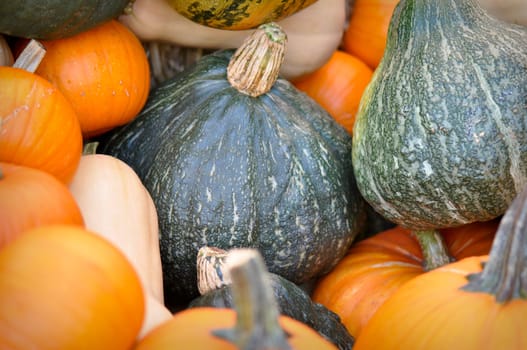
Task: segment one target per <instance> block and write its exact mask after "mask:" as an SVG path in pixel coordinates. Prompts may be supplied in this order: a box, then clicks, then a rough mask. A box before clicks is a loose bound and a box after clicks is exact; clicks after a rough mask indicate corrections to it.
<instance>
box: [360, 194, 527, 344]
mask: <svg viewBox="0 0 527 350" xmlns="http://www.w3.org/2000/svg"><path fill="white" fill-rule="evenodd" d="M526 228H527V187H526V188H524V189H523V191H522V192H521V193H519V194H518V195H517V196H516V198H515V199H514V201H513V202H512V203H511V205H510V206H509V208H508V209H507V211H506V213H505V215H504V216H503V218H502V219H501V221H500V224H499V227H498V231H497V233H496V235H495V238H494V241H493V243H492V248H491V251H490V254H489V255H482V256H473V257H468V258H465V259H462V260H460V261H458V262H455V263H451V264H447V265H445V266H442V267H440V268H437V269H435V270H432V271H429V272H427V273H425V274H422V275H420V276H418V277H416V278H414V279H412V280H411V281H409V282H407V283H406V284H404V285H403V286H401V288H399V289H398V290H397V291H396V292H395V293H394V294H393V295H392V296H391V297H390V298H389V299H388V300H386V302H385V303H384V304H383V305H381V307H379V309H378V310H377V312H376V313H375V314H374V315H373V317H372V318H371V320H370V321H369V322H368V323H367V324H366V326H365V327H364V329H363V331H362V332H361V334H360V336H359V337H358V338H357V342H356V343H355V346H354V349H355V350H362V349H365V350H366V349H368V350H369V349H376V350H384V349H413V350H425V349H426V350H439V349H441V350H442V349H463V350H480V349H488V350H501V349H527V332H525V324H527V296H526V295H527V293H526V292H527V290H526V286H527V273H525V272H526V271H527V229H526ZM483 264H484V265H483Z"/></svg>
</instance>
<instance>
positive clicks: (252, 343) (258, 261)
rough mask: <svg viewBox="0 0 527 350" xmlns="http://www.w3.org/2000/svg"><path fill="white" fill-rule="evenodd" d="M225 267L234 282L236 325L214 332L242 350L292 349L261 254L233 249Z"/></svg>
mask: <svg viewBox="0 0 527 350" xmlns="http://www.w3.org/2000/svg"><path fill="white" fill-rule="evenodd" d="M226 264H227V265H226V266H227V269H228V273H229V275H230V279H231V280H232V284H231V291H232V298H233V303H234V309H235V310H236V315H237V318H236V325H235V327H234V328H232V329H221V330H215V331H214V334H215V335H217V336H218V337H221V338H223V339H226V340H228V341H230V342H232V343H233V344H235V345H236V346H237V348H238V349H241V350H270V349H273V350H286V349H287V350H289V349H291V347H290V346H289V344H288V342H287V335H286V333H285V332H284V330H283V329H282V328H281V326H280V324H279V322H278V318H279V316H280V312H279V310H278V305H277V303H276V300H275V297H274V293H273V289H272V287H271V284H270V281H269V274H268V272H267V269H266V267H265V263H264V261H263V258H262V256H261V255H260V253H259V252H258V251H257V250H255V249H249V248H246V249H241V248H240V249H232V250H230V251H229V255H228V257H227V261H226Z"/></svg>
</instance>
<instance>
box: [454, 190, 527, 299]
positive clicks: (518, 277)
mask: <svg viewBox="0 0 527 350" xmlns="http://www.w3.org/2000/svg"><path fill="white" fill-rule="evenodd" d="M462 289H463V290H467V291H474V292H485V293H490V294H493V295H495V297H496V301H497V302H500V303H504V302H507V301H510V300H513V299H527V188H525V189H524V190H523V192H521V193H520V194H519V195H518V196H516V198H515V199H514V201H513V202H512V204H511V205H510V207H509V209H508V210H507V212H506V213H505V215H504V216H503V218H502V219H501V222H500V226H499V228H498V232H497V233H496V236H495V238H494V242H493V243H492V249H491V251H490V254H489V258H488V261H487V263H486V264H485V266H484V268H483V271H482V272H480V273H477V274H473V275H470V276H469V283H468V284H466V285H465V286H464V287H463V288H462Z"/></svg>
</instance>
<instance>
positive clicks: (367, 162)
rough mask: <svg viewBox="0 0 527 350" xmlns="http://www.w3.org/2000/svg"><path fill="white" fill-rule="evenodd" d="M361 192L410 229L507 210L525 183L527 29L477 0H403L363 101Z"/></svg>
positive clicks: (358, 140)
mask: <svg viewBox="0 0 527 350" xmlns="http://www.w3.org/2000/svg"><path fill="white" fill-rule="evenodd" d="M353 136H354V139H353V166H354V170H355V175H356V181H357V183H358V187H359V189H360V191H361V193H362V194H363V196H364V197H365V199H366V200H367V201H368V202H369V203H370V204H371V205H372V206H373V207H374V208H375V209H376V210H377V211H378V212H379V213H381V214H382V215H383V216H385V217H386V218H388V219H389V220H391V221H394V222H396V223H398V224H400V225H401V226H404V227H407V228H410V229H412V230H433V229H437V228H444V227H453V226H457V225H460V224H464V223H469V222H473V221H485V220H489V219H492V218H494V217H497V216H499V215H501V214H503V213H504V211H505V210H506V208H507V207H508V205H509V204H510V203H511V202H512V200H513V198H514V197H515V195H516V194H517V193H519V192H520V191H521V190H522V188H523V187H525V186H526V184H527V28H525V27H521V26H519V25H513V24H506V23H504V22H500V21H498V20H496V19H494V18H492V17H490V16H489V15H488V14H487V13H486V12H485V11H484V10H483V9H482V8H481V7H480V6H479V5H478V3H477V1H475V0H402V1H400V3H399V5H398V6H397V7H396V9H395V11H394V14H393V17H392V21H391V24H390V29H389V34H388V40H387V46H386V50H385V53H384V57H383V59H382V62H381V64H380V66H379V67H378V69H377V70H376V72H375V74H374V77H373V78H372V81H371V83H370V85H369V86H368V88H367V90H366V91H365V93H364V96H363V99H362V100H361V106H360V110H359V113H358V116H357V123H356V126H355V132H354V135H353Z"/></svg>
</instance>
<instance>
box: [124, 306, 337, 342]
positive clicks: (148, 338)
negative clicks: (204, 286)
mask: <svg viewBox="0 0 527 350" xmlns="http://www.w3.org/2000/svg"><path fill="white" fill-rule="evenodd" d="M235 322H236V312H235V311H234V310H233V309H222V308H214V307H199V308H191V309H186V310H183V311H179V312H177V313H176V314H174V317H173V318H171V319H170V320H168V321H166V322H164V323H163V324H161V325H160V326H158V327H157V328H155V329H153V330H152V331H151V332H150V333H148V334H147V335H145V337H144V338H142V339H141V341H140V342H139V343H138V344H137V345H136V347H135V348H134V350H165V349H175V348H178V349H207V350H236V349H238V347H236V346H235V345H234V344H232V343H230V342H228V341H227V340H224V339H221V338H218V337H216V336H214V335H213V334H212V331H213V330H217V329H226V328H232V327H234V324H235ZM280 324H281V326H282V327H283V329H284V330H285V331H286V332H287V333H288V334H289V335H290V336H289V337H288V338H287V339H288V342H289V345H291V347H292V348H293V349H296V350H302V349H306V350H307V349H317V350H326V349H328V350H329V349H333V350H334V349H336V347H335V346H334V345H333V344H332V343H330V342H329V341H327V340H326V339H324V338H323V337H322V336H321V335H320V334H318V333H317V332H316V331H314V330H313V329H311V328H309V327H308V326H306V325H305V324H303V323H301V322H299V321H297V320H295V319H292V318H290V317H287V316H281V317H280Z"/></svg>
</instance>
